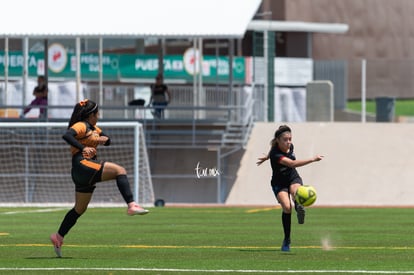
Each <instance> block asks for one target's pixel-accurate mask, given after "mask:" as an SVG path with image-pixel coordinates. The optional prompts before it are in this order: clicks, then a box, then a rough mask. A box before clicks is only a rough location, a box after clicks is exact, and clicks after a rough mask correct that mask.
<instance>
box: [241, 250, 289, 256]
mask: <svg viewBox="0 0 414 275" xmlns="http://www.w3.org/2000/svg"><path fill="white" fill-rule="evenodd" d="M238 251H240V252H260V253H263V252H272V253H275V252H279V253H280V254H285V255H295V253H293V252H292V251H289V252H284V251H281V250H280V249H239V250H238Z"/></svg>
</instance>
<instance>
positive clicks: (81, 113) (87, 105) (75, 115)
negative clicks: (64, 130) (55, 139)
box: [68, 99, 98, 129]
mask: <svg viewBox="0 0 414 275" xmlns="http://www.w3.org/2000/svg"><path fill="white" fill-rule="evenodd" d="M97 112H98V104H96V103H95V102H93V101H92V100H89V99H84V100H82V101H81V102H79V103H76V105H75V107H74V108H73V112H72V116H71V117H70V120H69V125H68V129H69V128H70V127H72V125H73V124H75V123H76V122H79V121H84V120H86V119H87V118H88V117H89V115H90V114H96V113H97Z"/></svg>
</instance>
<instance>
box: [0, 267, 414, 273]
mask: <svg viewBox="0 0 414 275" xmlns="http://www.w3.org/2000/svg"><path fill="white" fill-rule="evenodd" d="M1 270H3V271H54V270H73V271H75V270H76V271H157V272H202V273H328V274H332V273H350V274H352V273H358V274H361V273H362V274H414V270H412V271H396V270H387V271H382V270H243V269H211V270H210V269H179V268H97V267H96V268H95V267H92V268H70V267H55V268H52V267H50V268H49V267H44V268H42V267H39V268H29V267H27V268H26V267H21V268H18V267H16V268H0V271H1Z"/></svg>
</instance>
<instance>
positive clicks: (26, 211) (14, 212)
mask: <svg viewBox="0 0 414 275" xmlns="http://www.w3.org/2000/svg"><path fill="white" fill-rule="evenodd" d="M67 209H68V208H45V209H34V210H21V211H9V212H0V214H3V215H14V214H27V213H47V212H57V211H61V210H67Z"/></svg>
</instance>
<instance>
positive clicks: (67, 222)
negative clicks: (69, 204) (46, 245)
mask: <svg viewBox="0 0 414 275" xmlns="http://www.w3.org/2000/svg"><path fill="white" fill-rule="evenodd" d="M80 216H81V215H79V214H78V213H77V212H76V211H75V208H72V209H71V210H69V212H68V213H66V216H65V218H64V219H63V221H62V223H61V224H60V227H59V230H58V233H59V235H60V236H62V237H65V235H66V234H67V233H68V232H69V230H70V229H71V228H72V227H73V226H74V225H75V223H76V221H77V220H78V218H79V217H80Z"/></svg>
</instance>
